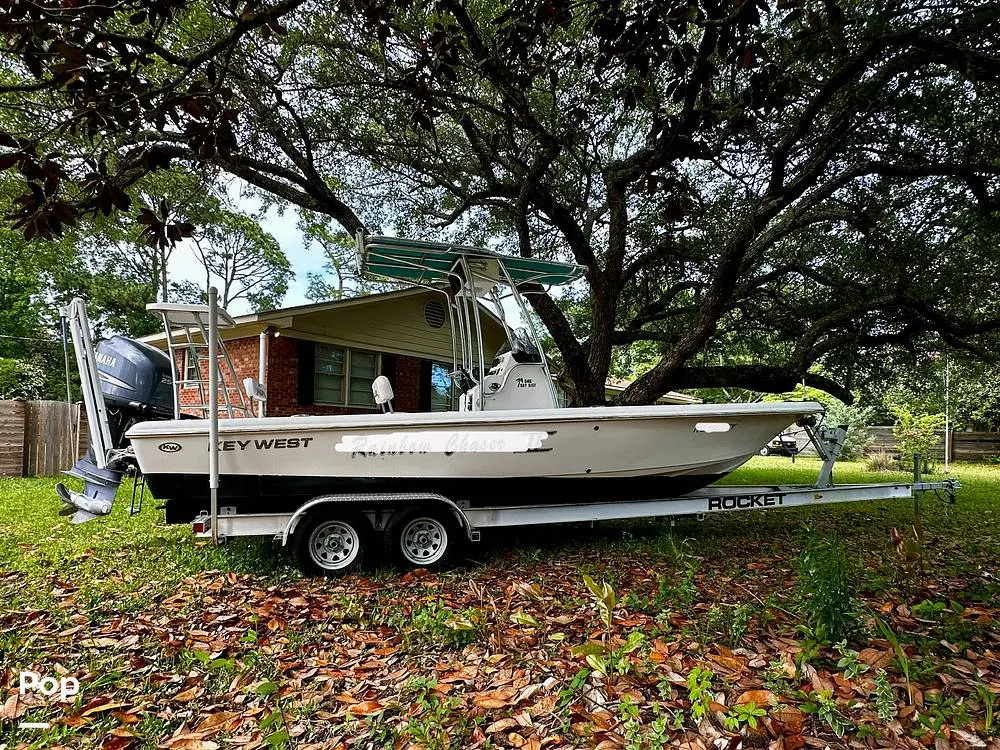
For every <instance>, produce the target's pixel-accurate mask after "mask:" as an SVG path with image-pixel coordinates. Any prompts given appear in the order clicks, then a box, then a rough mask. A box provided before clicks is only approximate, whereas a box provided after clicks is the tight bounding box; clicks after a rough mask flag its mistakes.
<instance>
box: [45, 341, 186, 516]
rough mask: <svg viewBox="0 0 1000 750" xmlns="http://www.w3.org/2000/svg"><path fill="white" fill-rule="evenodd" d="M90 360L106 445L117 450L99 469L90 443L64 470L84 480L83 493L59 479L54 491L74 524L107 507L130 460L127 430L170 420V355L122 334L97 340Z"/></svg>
mask: <svg viewBox="0 0 1000 750" xmlns="http://www.w3.org/2000/svg"><path fill="white" fill-rule="evenodd" d="M94 360H95V362H96V365H97V375H98V378H99V380H100V386H101V395H102V396H103V398H104V404H105V408H106V410H107V416H108V428H109V430H110V433H111V446H110V447H111V448H112V449H113V450H114V451H115V453H114V454H111V456H109V460H108V465H107V467H106V468H101V467H99V466H98V465H97V463H96V460H95V455H94V447H93V444H92V443H91V445H90V447H89V449H88V450H87V455H86V456H85V457H84V458H81V459H80V460H79V461H77V462H76V465H75V466H74V467H73V468H72V469H70V470H69V471H67V472H66V473H67V474H68V475H69V476H73V477H77V478H78V479H82V480H83V482H84V489H83V492H82V493H80V492H74V491H72V490H69V489H67V488H66V487H65V486H63V485H62V484H57V485H56V492H57V493H58V494H59V496H60V497H61V498H62V499H63V500H64V501H65V502H66V503H67V506H66V507H65V508H63V510H62V511H60V513H62V514H64V515H69V514H71V513H72V514H75V515H74V516H73V522H74V523H83V522H84V521H89V520H90V519H92V518H96V517H97V516H100V515H107V514H108V513H110V512H111V504H112V503H113V502H114V499H115V494H116V493H117V491H118V485H120V484H121V480H122V475H123V474H124V473H125V472H126V471H128V469H129V468H130V464H132V461H133V459H132V458H131V456H130V455H128V454H126V453H125V452H124V451H125V449H126V448H128V446H129V441H128V438H126V437H125V433H126V432H127V431H128V429H129V428H130V427H131V426H132V425H134V424H135V423H136V422H145V421H149V420H152V419H173V416H174V379H173V372H172V369H171V367H170V358H169V357H168V356H167V355H166V354H164V353H163V352H161V351H160V350H159V349H155V348H153V347H151V346H149V345H148V344H144V343H142V342H141V341H135V340H134V339H129V338H125V337H124V336H113V337H112V338H110V339H108V340H106V341H102V342H101V343H100V344H99V345H98V347H97V351H96V353H95V355H94ZM82 375H83V373H81V376H82ZM87 416H88V418H89V419H96V418H97V415H96V414H88V415H87ZM118 451H121V453H118ZM133 465H134V464H133Z"/></svg>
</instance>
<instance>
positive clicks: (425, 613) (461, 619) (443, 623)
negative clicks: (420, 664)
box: [388, 600, 484, 649]
mask: <svg viewBox="0 0 1000 750" xmlns="http://www.w3.org/2000/svg"><path fill="white" fill-rule="evenodd" d="M388 624H389V625H392V626H393V627H395V628H397V629H398V630H399V631H400V634H401V635H402V638H403V645H404V646H406V647H407V648H410V649H413V648H427V647H434V648H442V647H443V648H463V647H465V646H467V645H468V644H470V643H473V642H474V641H475V640H476V639H477V638H479V637H480V636H481V635H482V634H483V631H484V622H483V616H482V613H481V612H480V611H479V610H476V609H471V608H470V609H465V610H462V611H460V612H456V611H454V610H452V609H450V608H449V607H447V606H446V605H445V603H444V602H442V601H440V600H433V601H430V602H427V603H426V604H422V605H419V606H416V607H414V608H413V609H412V610H411V611H410V612H409V613H408V614H403V613H401V612H397V613H396V614H394V615H392V616H390V618H389V620H388Z"/></svg>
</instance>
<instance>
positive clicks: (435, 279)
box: [358, 237, 587, 286]
mask: <svg viewBox="0 0 1000 750" xmlns="http://www.w3.org/2000/svg"><path fill="white" fill-rule="evenodd" d="M358 254H359V262H360V266H361V270H362V272H365V273H369V274H374V275H377V276H382V277H384V278H387V279H393V280H395V281H405V282H407V283H410V284H436V283H441V282H446V281H448V280H449V278H452V277H455V276H458V277H460V278H464V277H465V274H464V272H463V271H462V270H461V262H460V261H461V259H462V258H465V259H466V261H467V263H468V265H469V267H470V269H471V270H472V272H473V274H474V276H475V279H473V280H472V281H473V282H474V283H475V282H480V283H481V282H482V281H492V282H493V283H506V282H507V278H506V276H504V274H503V273H502V272H501V271H500V270H499V265H500V264H503V267H504V268H505V269H507V273H508V274H510V278H511V280H512V281H513V282H514V283H515V284H526V283H530V282H534V283H538V284H545V285H553V286H560V285H563V284H569V283H571V282H573V281H576V280H577V279H579V278H580V277H581V276H583V274H584V272H585V271H586V270H587V269H586V268H585V267H584V266H579V265H577V264H575V263H560V262H558V261H551V260H535V259H534V258H519V257H515V256H510V255H500V254H499V253H494V252H491V251H489V250H484V249H482V248H478V247H468V246H465V245H454V244H450V243H446V242H425V241H422V240H407V239H402V238H399V237H364V238H363V240H362V238H360V237H359V242H358Z"/></svg>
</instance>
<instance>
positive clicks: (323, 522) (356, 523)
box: [292, 508, 371, 577]
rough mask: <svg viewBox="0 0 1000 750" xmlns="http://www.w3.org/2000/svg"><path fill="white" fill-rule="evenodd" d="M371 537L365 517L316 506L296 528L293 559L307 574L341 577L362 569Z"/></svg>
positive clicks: (293, 541)
mask: <svg viewBox="0 0 1000 750" xmlns="http://www.w3.org/2000/svg"><path fill="white" fill-rule="evenodd" d="M370 540H371V526H370V524H369V523H368V522H367V521H366V520H365V518H364V516H362V515H360V514H353V513H344V512H337V510H336V509H334V508H318V509H316V510H315V511H313V512H312V513H310V514H309V515H308V516H306V517H305V518H303V519H302V521H301V522H300V523H299V527H298V528H297V529H296V530H295V536H294V537H293V539H292V558H293V559H294V560H295V564H296V565H297V566H298V568H299V570H301V571H302V572H303V573H304V574H305V575H307V576H326V577H336V576H342V575H346V574H347V573H351V572H354V571H356V570H359V569H360V568H361V565H362V562H363V561H364V557H365V550H366V548H367V547H368V546H369V544H370Z"/></svg>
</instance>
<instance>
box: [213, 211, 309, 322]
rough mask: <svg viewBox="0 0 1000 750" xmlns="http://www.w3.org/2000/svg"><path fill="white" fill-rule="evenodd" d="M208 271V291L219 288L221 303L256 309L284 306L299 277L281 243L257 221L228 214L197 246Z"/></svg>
mask: <svg viewBox="0 0 1000 750" xmlns="http://www.w3.org/2000/svg"><path fill="white" fill-rule="evenodd" d="M194 246H195V253H196V255H197V256H198V260H199V261H200V262H201V265H202V268H204V270H205V289H207V288H208V287H210V286H211V285H212V284H214V283H218V285H219V304H221V305H222V306H223V307H229V305H231V304H232V303H233V302H236V301H237V300H244V301H246V302H247V303H248V304H249V305H250V307H251V308H252V309H253V310H255V311H259V310H273V309H275V308H277V307H280V306H281V301H282V299H284V297H285V294H286V293H287V292H288V284H289V283H290V282H291V280H292V279H293V278H295V274H294V273H293V272H292V269H291V265H290V264H289V262H288V258H287V257H286V256H285V254H284V253H283V252H282V250H281V247H280V246H279V245H278V241H277V240H276V239H274V237H273V236H271V235H270V234H269V233H267V232H265V231H264V230H263V229H261V227H260V224H258V223H257V222H256V221H255V220H254V219H251V218H250V217H249V216H245V215H243V214H236V213H232V212H227V213H225V214H223V215H222V216H221V217H219V219H218V220H217V221H216V222H215V223H213V224H211V225H209V226H207V227H205V228H204V229H203V230H202V232H201V233H200V235H199V236H198V237H197V239H196V240H195V243H194Z"/></svg>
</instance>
